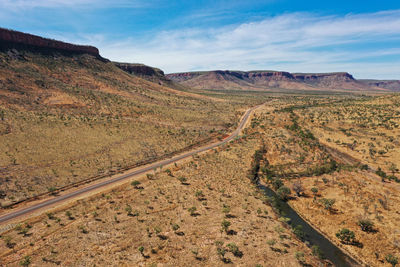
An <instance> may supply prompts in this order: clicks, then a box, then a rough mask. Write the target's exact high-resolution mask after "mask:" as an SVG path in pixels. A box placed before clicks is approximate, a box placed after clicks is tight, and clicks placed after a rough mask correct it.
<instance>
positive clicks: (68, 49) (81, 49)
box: [0, 28, 103, 59]
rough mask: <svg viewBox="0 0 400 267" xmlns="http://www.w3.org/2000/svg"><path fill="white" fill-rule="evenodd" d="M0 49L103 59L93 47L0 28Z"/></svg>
mask: <svg viewBox="0 0 400 267" xmlns="http://www.w3.org/2000/svg"><path fill="white" fill-rule="evenodd" d="M0 49H1V50H3V51H4V50H8V49H17V50H21V49H22V50H29V51H33V52H41V53H46V54H48V53H54V52H59V53H62V54H89V55H92V56H95V57H97V58H99V59H103V58H102V57H101V56H100V54H99V50H98V49H97V48H96V47H93V46H85V45H74V44H69V43H64V42H61V41H56V40H52V39H47V38H43V37H40V36H36V35H32V34H27V33H22V32H18V31H12V30H8V29H3V28H0Z"/></svg>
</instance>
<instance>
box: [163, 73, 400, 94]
mask: <svg viewBox="0 0 400 267" xmlns="http://www.w3.org/2000/svg"><path fill="white" fill-rule="evenodd" d="M166 77H167V78H168V79H170V80H172V81H175V82H178V83H180V84H182V85H186V86H189V87H192V88H195V89H214V90H280V89H281V90H315V91H321V90H322V91H324V90H328V91H339V92H340V91H382V92H385V91H388V92H390V91H394V92H399V91H400V81H397V80H393V81H381V80H356V79H354V77H353V76H352V75H351V74H349V73H347V72H335V73H289V72H284V71H269V70H268V71H247V72H245V71H230V70H216V71H205V72H183V73H171V74H168V75H166Z"/></svg>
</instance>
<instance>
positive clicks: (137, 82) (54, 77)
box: [0, 53, 262, 205]
mask: <svg viewBox="0 0 400 267" xmlns="http://www.w3.org/2000/svg"><path fill="white" fill-rule="evenodd" d="M23 56H24V59H17V60H16V59H12V58H10V57H9V56H7V55H6V54H0V62H1V65H0V105H1V106H0V115H1V117H0V151H1V152H0V175H1V176H2V177H3V178H4V179H2V180H1V192H0V197H1V200H0V202H1V205H8V204H10V203H13V202H16V201H19V200H23V199H26V198H28V197H32V196H34V195H37V194H40V193H44V192H47V191H48V190H52V189H53V188H59V187H62V186H65V185H68V184H71V183H75V182H78V181H82V180H84V179H87V178H89V177H93V176H97V175H108V174H112V173H114V172H116V171H118V170H119V169H121V168H125V167H127V166H132V165H135V164H138V163H140V162H146V161H151V160H156V159H157V158H160V157H162V156H163V155H166V154H170V153H173V152H175V151H179V150H182V149H185V148H186V147H188V146H191V145H194V144H197V143H199V142H202V141H207V140H209V138H212V137H216V136H223V135H224V134H225V133H227V132H230V131H231V130H232V129H233V128H234V127H235V126H236V125H237V122H238V120H239V118H240V116H241V115H242V112H243V111H244V110H245V109H246V107H248V105H251V104H254V103H257V102H260V101H262V100H261V99H256V98H253V99H249V100H246V101H240V100H238V99H236V101H231V100H229V99H228V100H227V101H221V100H220V99H217V98H212V97H209V96H202V95H198V94H194V93H190V92H182V91H177V90H175V89H171V88H167V87H163V86H161V85H159V84H155V83H152V82H149V81H146V80H143V79H141V78H138V77H135V76H131V75H129V74H127V73H125V72H123V71H122V70H120V69H118V68H116V67H115V66H114V65H113V64H112V63H103V62H100V61H98V60H96V59H94V58H92V57H90V56H77V57H74V58H69V57H62V56H60V57H50V56H48V57H45V56H40V55H35V54H29V53H25V54H24V55H23Z"/></svg>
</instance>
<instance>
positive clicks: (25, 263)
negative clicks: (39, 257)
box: [19, 256, 31, 266]
mask: <svg viewBox="0 0 400 267" xmlns="http://www.w3.org/2000/svg"><path fill="white" fill-rule="evenodd" d="M19 264H20V265H21V266H29V265H30V264H31V257H29V256H25V257H24V259H23V260H21V261H20V262H19Z"/></svg>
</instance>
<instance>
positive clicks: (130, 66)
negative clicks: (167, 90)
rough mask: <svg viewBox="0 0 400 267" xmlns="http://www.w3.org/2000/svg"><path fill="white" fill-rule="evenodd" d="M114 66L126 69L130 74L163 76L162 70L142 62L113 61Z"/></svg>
mask: <svg viewBox="0 0 400 267" xmlns="http://www.w3.org/2000/svg"><path fill="white" fill-rule="evenodd" d="M114 64H115V66H117V67H118V68H120V69H122V70H123V71H126V72H128V73H130V74H135V75H140V76H157V77H165V76H164V72H163V71H162V70H160V69H157V68H153V67H149V66H146V65H143V64H134V63H119V62H114Z"/></svg>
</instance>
